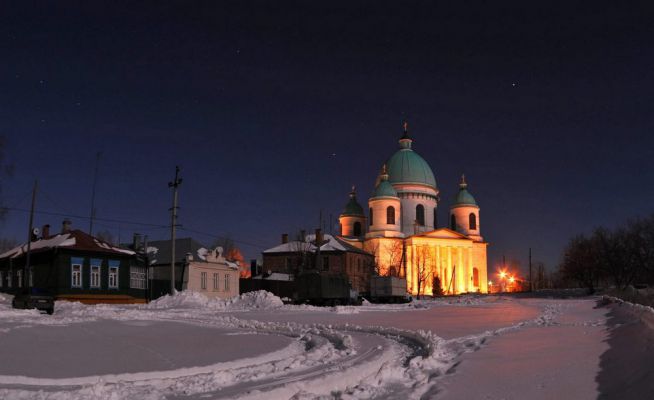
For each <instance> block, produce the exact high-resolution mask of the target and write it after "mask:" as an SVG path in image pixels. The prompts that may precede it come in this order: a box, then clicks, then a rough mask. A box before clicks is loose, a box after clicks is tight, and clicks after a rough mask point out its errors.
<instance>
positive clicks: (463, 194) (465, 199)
mask: <svg viewBox="0 0 654 400" xmlns="http://www.w3.org/2000/svg"><path fill="white" fill-rule="evenodd" d="M456 206H477V202H476V201H475V198H474V197H472V195H471V194H470V192H468V184H467V183H466V181H465V176H463V175H462V176H461V183H460V184H459V193H457V194H456V198H455V199H454V205H453V207H456Z"/></svg>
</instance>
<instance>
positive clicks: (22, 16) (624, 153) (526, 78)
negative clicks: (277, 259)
mask: <svg viewBox="0 0 654 400" xmlns="http://www.w3.org/2000/svg"><path fill="white" fill-rule="evenodd" d="M159 3H163V2H156V3H152V4H149V5H148V4H145V3H139V4H133V3H124V4H123V5H117V4H115V3H114V2H111V3H106V4H105V5H101V3H100V2H93V5H89V4H86V3H84V2H82V3H67V2H36V3H33V4H27V2H14V4H13V5H10V4H7V3H3V5H2V6H0V8H1V9H0V15H1V17H0V55H1V56H2V62H1V63H0V134H1V135H3V136H4V138H5V140H6V153H7V158H8V160H9V161H10V162H11V163H12V164H13V165H14V170H15V171H14V174H13V176H12V177H10V178H5V179H3V181H2V190H3V193H2V198H3V201H4V203H5V205H7V206H10V207H14V208H28V207H29V192H30V190H31V185H32V182H33V180H34V179H38V180H39V184H40V185H41V188H42V191H41V192H40V194H39V197H38V203H37V208H38V210H40V211H48V212H53V213H58V214H67V215H88V213H89V207H90V199H91V186H92V177H93V167H94V161H95V155H96V153H97V152H98V151H101V152H102V157H101V162H100V169H99V180H98V186H97V202H96V206H97V215H98V217H100V218H108V219H117V220H127V221H139V222H147V223H151V224H155V225H156V224H160V225H165V224H167V223H168V222H169V212H168V208H169V207H170V203H171V192H170V189H169V188H168V187H167V183H168V181H170V180H172V177H173V174H174V168H175V165H176V164H178V165H180V166H181V168H182V177H183V179H184V183H183V184H182V186H181V190H180V204H181V210H180V223H181V224H183V225H184V227H185V228H187V229H192V230H195V231H201V232H208V233H214V234H226V235H230V236H231V237H233V238H234V239H235V240H237V241H238V244H239V245H240V246H241V247H242V249H243V250H244V252H245V253H246V256H247V257H248V258H250V257H254V256H256V255H257V254H258V253H259V252H260V251H261V250H262V248H265V247H268V246H272V245H274V244H276V243H277V242H278V240H279V235H280V233H282V232H289V233H291V232H293V231H297V230H298V229H300V228H306V229H307V230H312V229H313V228H315V227H316V225H317V224H318V218H319V212H320V210H321V209H323V210H324V211H323V212H324V215H325V216H328V215H329V214H330V213H332V214H333V215H334V218H336V216H337V215H338V213H339V212H340V211H341V210H342V207H343V206H344V204H345V203H346V201H347V193H348V191H349V188H350V185H351V184H353V183H354V184H356V185H357V186H358V187H359V198H360V200H361V203H362V204H363V205H365V203H366V201H367V197H368V194H369V193H370V191H371V190H372V187H373V183H374V180H375V177H376V174H377V172H378V170H379V168H380V166H381V165H382V163H383V162H384V160H385V159H386V158H387V157H389V156H390V155H391V154H392V153H393V152H394V151H395V150H396V148H397V139H398V137H399V136H400V135H401V123H402V120H403V119H405V118H406V119H408V120H409V123H410V126H411V133H412V136H413V138H414V139H415V142H414V149H415V150H416V151H418V153H419V154H421V155H422V156H423V157H424V158H425V159H426V160H427V161H428V162H429V163H430V165H431V167H432V169H433V170H434V173H435V175H436V179H437V183H438V186H439V189H440V191H441V199H442V202H441V204H440V205H439V220H440V221H441V223H444V222H445V221H446V220H447V210H448V207H449V204H450V202H451V199H452V197H453V196H454V195H455V194H456V191H457V182H458V179H459V176H460V174H461V173H462V172H465V174H466V176H467V177H468V182H469V185H470V186H469V188H470V190H471V192H472V193H473V194H474V195H475V197H476V198H477V201H478V203H479V204H480V206H481V216H480V222H481V229H482V234H483V236H484V237H485V238H486V239H487V240H488V241H489V242H490V243H491V246H490V248H489V255H490V262H489V267H492V266H494V265H496V263H497V262H499V260H501V257H502V255H503V254H506V256H507V258H509V259H510V258H517V259H520V260H522V261H523V263H524V262H526V256H527V249H528V247H530V246H531V247H532V248H533V251H534V259H535V260H543V261H545V262H546V263H547V264H548V266H553V265H554V264H556V263H557V262H558V260H559V257H560V252H561V249H562V246H563V245H564V244H565V242H566V241H567V239H568V238H569V237H570V236H572V235H574V234H576V233H579V232H587V231H589V230H590V229H592V228H593V227H595V226H598V225H606V226H615V225H616V224H619V223H621V222H622V221H625V220H626V219H628V218H630V217H635V216H639V215H647V214H650V213H651V212H652V208H653V207H652V204H654V186H653V185H652V181H653V180H654V172H653V171H652V166H653V163H652V157H653V155H654V150H653V149H654V140H653V139H652V128H654V121H653V113H652V106H653V105H654V101H653V100H654V98H653V97H654V96H653V93H654V65H653V61H654V46H653V45H652V43H654V24H652V21H654V10H653V9H652V8H651V6H648V2H642V3H639V2H630V3H629V4H628V5H627V4H624V3H625V2H598V1H595V2H585V3H575V2H570V1H566V2H561V3H552V2H543V3H542V5H540V6H537V5H534V4H532V3H533V2H515V3H502V4H497V3H498V2H479V3H476V4H473V3H467V5H466V6H463V5H456V6H453V5H435V4H431V2H406V1H403V2H399V1H398V2H395V3H390V2H378V1H375V2H365V3H364V2H342V3H340V2H339V3H336V2H280V1H271V2H246V1H234V2H203V3H191V2H187V1H183V2H166V4H167V5H161V4H159ZM456 3H457V4H458V2H456ZM452 7H455V8H452ZM333 154H335V155H333ZM61 220H62V217H60V216H54V215H51V216H47V215H43V214H39V215H37V218H36V225H39V226H40V225H43V224H45V223H50V224H52V225H53V228H54V229H59V226H60V223H61ZM73 223H74V225H75V226H77V227H80V228H83V229H85V230H87V229H88V221H87V220H84V219H80V218H73ZM26 224H27V214H26V213H24V212H19V211H10V212H9V214H8V215H7V217H6V220H5V222H4V223H3V224H2V225H0V236H2V237H14V238H17V239H20V240H22V239H23V238H24V236H25V235H26V233H25V231H26V228H25V226H26ZM105 229H109V230H110V231H112V232H113V233H114V234H115V235H118V234H119V233H120V237H121V239H122V240H126V239H128V238H129V237H131V234H132V233H133V232H134V231H138V232H141V233H146V234H148V235H150V237H151V238H152V239H162V238H166V237H167V235H168V230H167V229H165V228H155V227H146V226H134V225H129V224H126V223H116V222H107V221H98V223H97V224H96V230H105ZM179 235H180V236H194V237H195V238H197V239H198V240H200V241H203V242H205V243H207V244H209V243H210V242H211V239H210V238H209V237H207V236H204V235H201V234H197V233H188V232H184V231H182V232H180V233H179Z"/></svg>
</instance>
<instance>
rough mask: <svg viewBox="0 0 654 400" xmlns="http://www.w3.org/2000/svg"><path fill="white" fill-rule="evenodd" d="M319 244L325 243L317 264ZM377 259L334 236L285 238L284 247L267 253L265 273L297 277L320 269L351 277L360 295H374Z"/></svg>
mask: <svg viewBox="0 0 654 400" xmlns="http://www.w3.org/2000/svg"><path fill="white" fill-rule="evenodd" d="M316 237H318V241H325V243H324V244H323V245H322V246H320V260H316V250H317V246H316V245H315V244H314V243H315V240H316ZM373 263H374V257H373V256H372V255H371V254H370V253H367V252H365V251H363V250H361V249H359V248H357V247H355V246H352V245H351V244H349V243H347V242H346V241H344V240H342V239H340V238H338V237H334V236H332V235H322V234H321V233H320V230H317V235H306V236H305V237H304V238H298V239H297V240H293V241H289V240H288V235H286V234H284V235H282V243H281V244H280V245H279V246H275V247H273V248H270V249H268V250H264V252H263V272H264V273H266V274H270V273H282V274H291V275H297V274H298V273H300V272H301V271H303V270H306V269H316V268H320V269H322V270H323V271H329V272H332V273H342V274H345V275H347V277H348V279H349V280H350V283H351V284H352V288H353V289H355V290H357V291H359V293H368V292H369V291H370V276H371V275H372V268H373Z"/></svg>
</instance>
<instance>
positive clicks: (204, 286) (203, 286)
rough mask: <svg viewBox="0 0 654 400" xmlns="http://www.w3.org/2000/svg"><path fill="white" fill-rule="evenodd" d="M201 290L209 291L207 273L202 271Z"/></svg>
mask: <svg viewBox="0 0 654 400" xmlns="http://www.w3.org/2000/svg"><path fill="white" fill-rule="evenodd" d="M200 289H202V290H207V271H200Z"/></svg>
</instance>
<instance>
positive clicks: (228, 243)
mask: <svg viewBox="0 0 654 400" xmlns="http://www.w3.org/2000/svg"><path fill="white" fill-rule="evenodd" d="M209 247H210V248H211V249H215V248H216V247H222V248H223V254H229V252H230V251H232V249H234V248H235V247H236V246H235V245H234V239H232V237H231V236H229V235H227V236H222V237H219V238H216V239H215V240H214V241H213V242H212V243H211V246H209Z"/></svg>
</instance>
